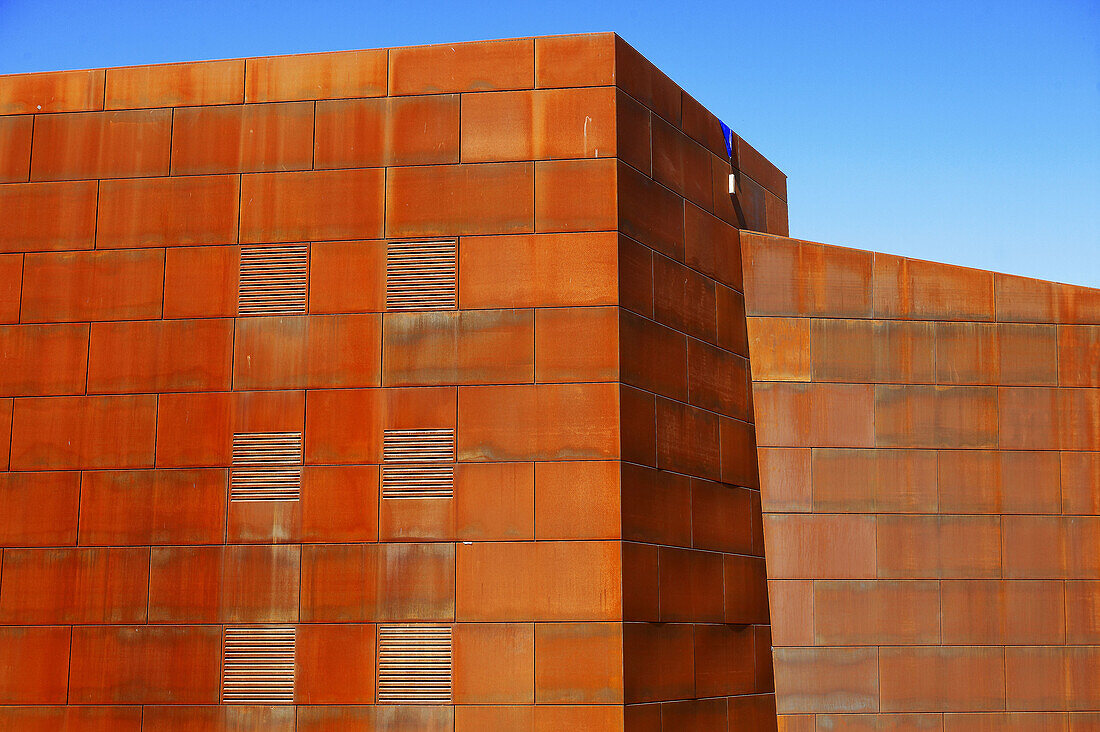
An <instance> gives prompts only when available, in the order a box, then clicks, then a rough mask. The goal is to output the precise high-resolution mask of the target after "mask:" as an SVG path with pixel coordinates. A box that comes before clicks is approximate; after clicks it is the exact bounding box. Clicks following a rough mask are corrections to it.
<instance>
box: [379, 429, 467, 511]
mask: <svg viewBox="0 0 1100 732" xmlns="http://www.w3.org/2000/svg"><path fill="white" fill-rule="evenodd" d="M382 443H383V445H382V458H383V461H384V462H383V465H382V498H451V497H452V496H454V459H455V431H454V430H453V429H443V430H386V431H385V432H384V433H383V435H382Z"/></svg>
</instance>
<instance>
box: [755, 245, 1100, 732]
mask: <svg viewBox="0 0 1100 732" xmlns="http://www.w3.org/2000/svg"><path fill="white" fill-rule="evenodd" d="M742 246H743V249H744V261H745V280H746V290H747V295H748V312H749V334H750V351H751V352H752V377H753V388H754V401H755V409H756V420H757V428H758V439H759V442H760V473H761V483H762V485H761V489H762V495H763V507H764V527H765V543H766V550H767V564H768V580H769V593H770V599H771V612H772V620H773V640H774V644H775V646H776V648H775V683H776V699H777V706H778V712H779V715H780V717H779V719H780V728H781V729H784V730H788V731H789V732H795V731H797V732H805V731H808V730H814V729H816V730H833V729H846V730H871V729H907V730H943V731H944V732H971V731H973V730H992V729H1013V730H1084V729H1095V728H1096V726H1097V725H1098V724H1100V717H1098V715H1097V713H1096V711H1095V710H1096V709H1097V708H1100V696H1098V693H1097V689H1098V688H1100V671H1098V669H1100V635H1098V628H1100V615H1098V613H1097V608H1098V607H1100V599H1098V598H1100V596H1098V594H1097V593H1098V592H1100V583H1098V582H1097V578H1098V577H1100V566H1098V564H1097V561H1098V557H1100V516H1098V513H1100V504H1098V500H1100V452H1098V451H1100V325H1098V324H1100V292H1098V291H1096V290H1088V289H1085V288H1074V287H1069V286H1064V285H1056V284H1052V283H1048V282H1039V281H1036V280H1028V279H1024V278H1019V277H1010V276H1004V275H998V274H993V273H991V272H983V271H978V270H970V269H962V268H958V267H951V266H947V265H941V264H932V263H928V262H921V261H916V260H906V259H901V258H898V257H894V256H890V255H883V254H874V253H871V252H864V251H857V250H852V249H843V248H839V247H831V246H824V245H820V244H814V243H809V242H802V241H796V240H791V239H786V238H782V237H769V236H761V235H749V234H743V235H742Z"/></svg>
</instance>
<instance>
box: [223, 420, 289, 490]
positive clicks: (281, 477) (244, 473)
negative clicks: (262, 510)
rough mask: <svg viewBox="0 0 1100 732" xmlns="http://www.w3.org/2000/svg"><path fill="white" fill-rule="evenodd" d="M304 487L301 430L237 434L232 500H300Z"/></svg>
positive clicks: (234, 442) (234, 438) (235, 436)
mask: <svg viewBox="0 0 1100 732" xmlns="http://www.w3.org/2000/svg"><path fill="white" fill-rule="evenodd" d="M301 488H302V433H301V432H238V433H236V434H234V435H233V470H232V471H231V472H230V477H229V500H231V501H297V500H298V498H299V497H300V495H301Z"/></svg>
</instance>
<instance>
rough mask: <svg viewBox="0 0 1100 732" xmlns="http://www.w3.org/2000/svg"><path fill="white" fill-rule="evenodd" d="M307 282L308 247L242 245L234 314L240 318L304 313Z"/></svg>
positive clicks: (297, 245) (292, 245) (298, 245)
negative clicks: (243, 316) (235, 312)
mask: <svg viewBox="0 0 1100 732" xmlns="http://www.w3.org/2000/svg"><path fill="white" fill-rule="evenodd" d="M308 278H309V247H308V245H306V244H261V245H243V246H241V278H240V283H239V285H238V287H239V290H238V306H237V310H238V312H239V313H240V314H241V315H285V314H288V313H304V312H305V311H306V282H307V280H308Z"/></svg>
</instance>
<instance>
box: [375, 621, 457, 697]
mask: <svg viewBox="0 0 1100 732" xmlns="http://www.w3.org/2000/svg"><path fill="white" fill-rule="evenodd" d="M378 703H379V704H450V703H451V627H450V626H449V625H380V626H378Z"/></svg>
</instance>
